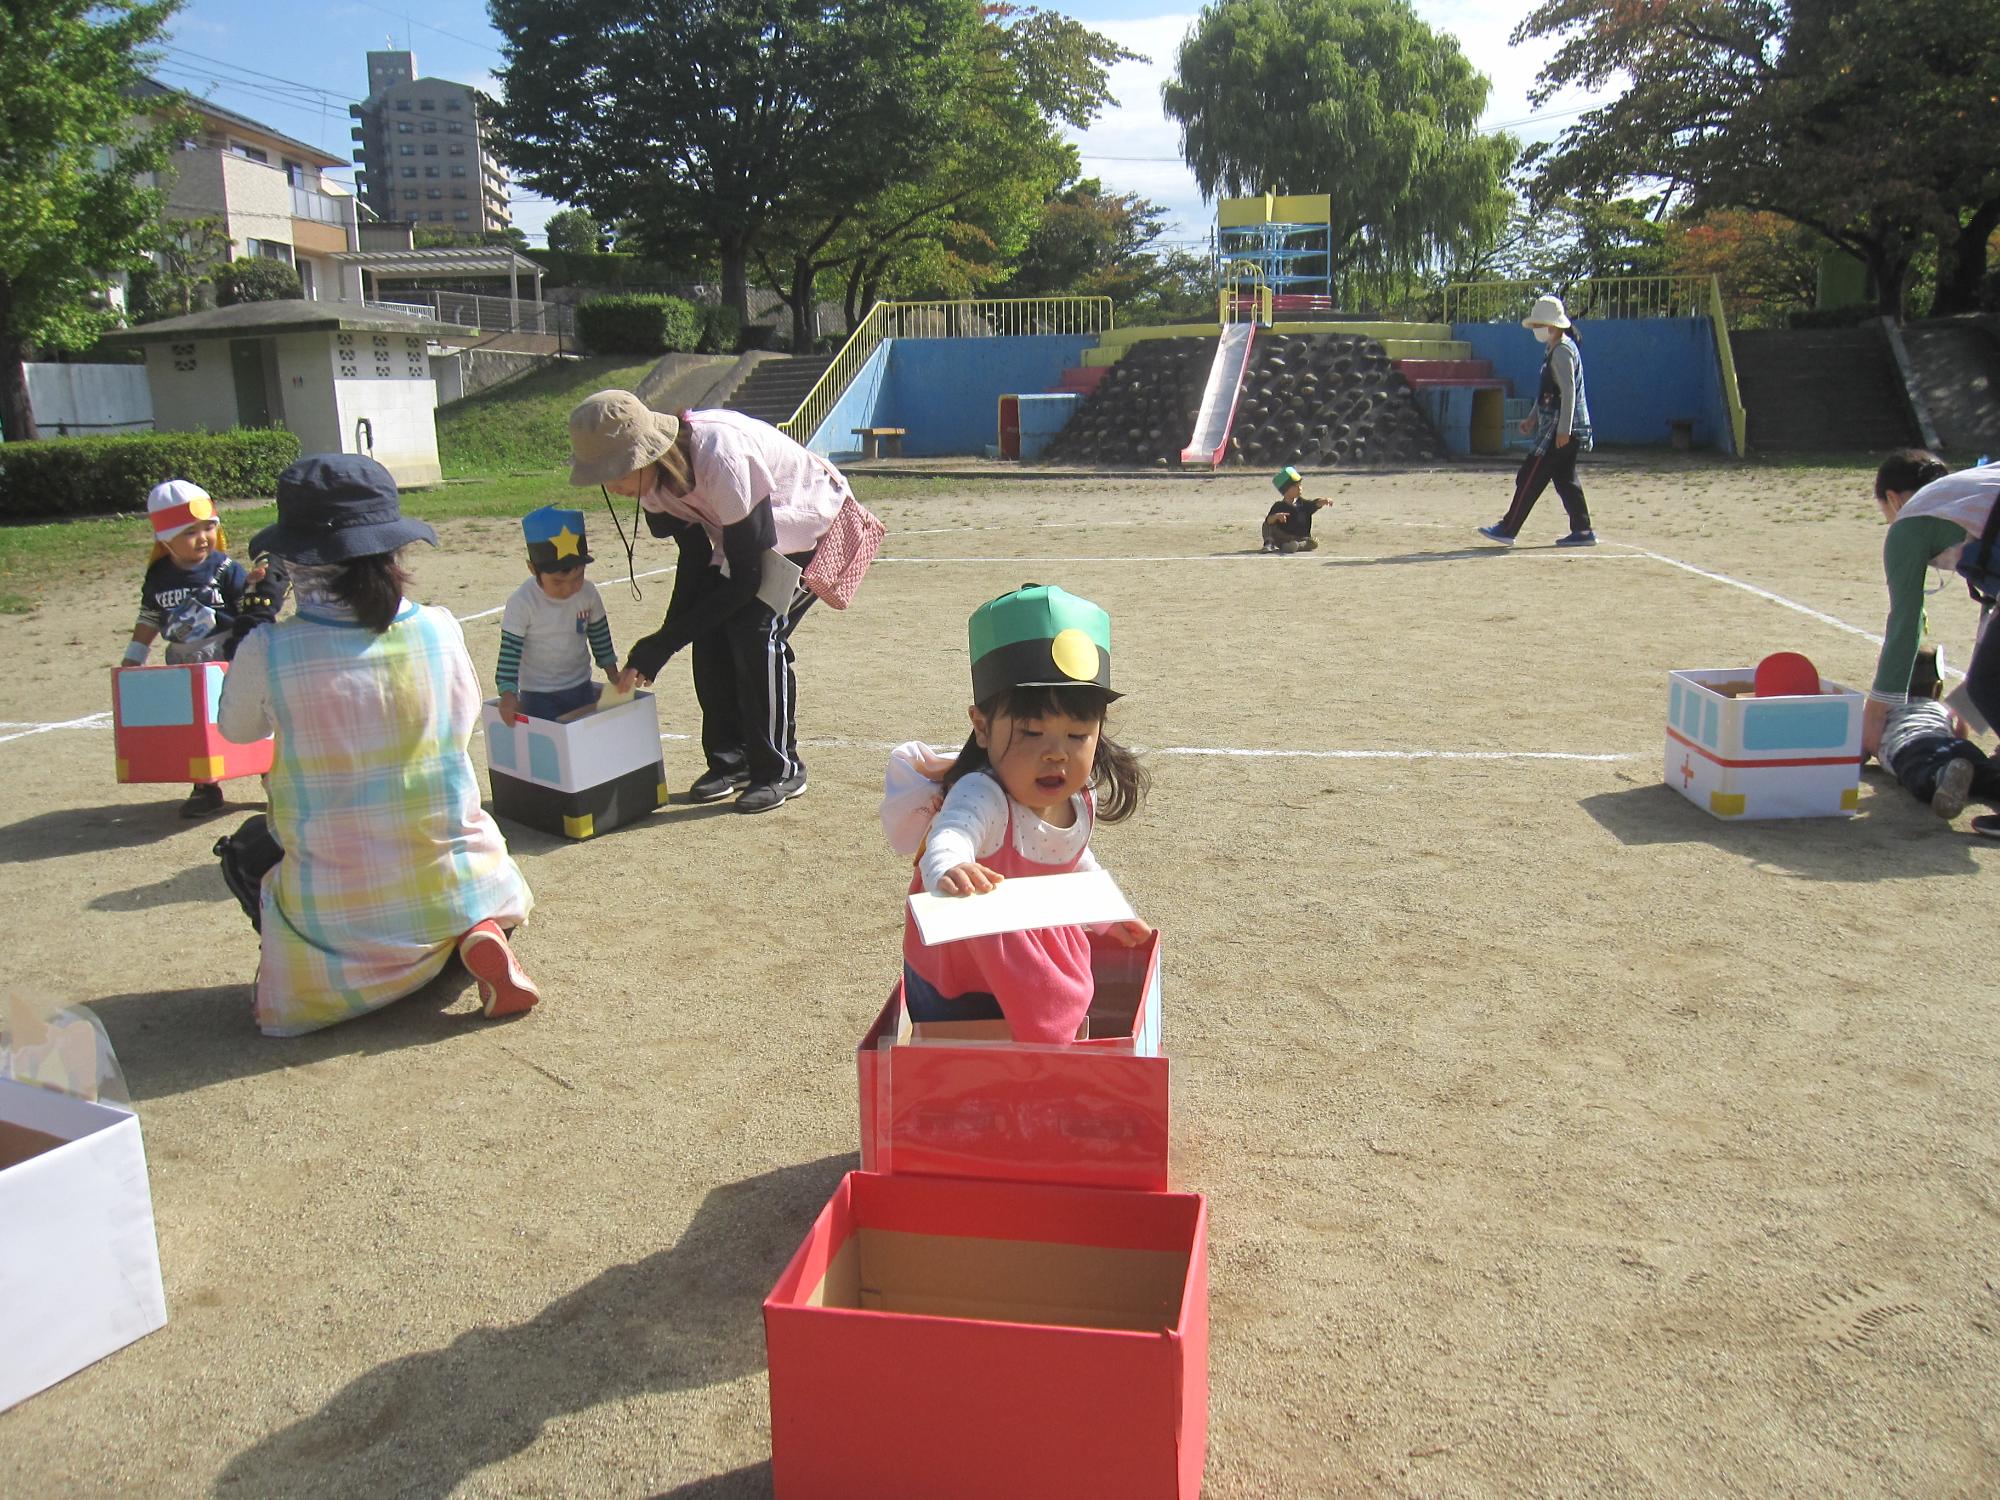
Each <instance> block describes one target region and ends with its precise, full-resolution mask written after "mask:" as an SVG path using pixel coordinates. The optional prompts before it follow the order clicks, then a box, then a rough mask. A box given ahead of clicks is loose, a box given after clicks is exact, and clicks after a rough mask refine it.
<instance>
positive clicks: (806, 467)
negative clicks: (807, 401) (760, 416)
mask: <svg viewBox="0 0 2000 1500" xmlns="http://www.w3.org/2000/svg"><path fill="white" fill-rule="evenodd" d="M682 420H683V421H685V422H686V423H687V426H688V446H689V448H690V449H691V451H692V453H693V457H694V488H693V489H692V490H690V491H688V493H687V494H685V495H672V494H669V493H668V492H667V490H666V489H665V488H664V487H660V486H656V487H655V488H653V489H650V490H648V491H646V493H645V494H644V495H642V496H641V497H640V499H639V503H640V504H641V505H643V506H644V507H645V508H646V509H647V510H651V511H665V512H666V513H667V514H668V515H671V516H676V517H678V518H679V519H681V520H683V521H694V522H697V523H698V524H699V525H700V526H701V527H702V529H703V530H705V531H706V532H707V533H708V539H709V541H710V542H712V543H713V544H714V546H715V557H714V559H713V562H714V564H715V565H716V566H720V565H721V564H722V562H723V556H722V528H723V527H725V526H730V525H733V524H735V523H736V522H738V521H741V520H742V519H744V517H746V516H748V515H749V514H750V512H751V511H753V510H755V509H756V508H757V505H758V502H760V501H763V500H769V501H770V502H771V521H772V524H773V525H774V526H776V528H777V532H778V551H780V552H788V553H789V552H809V551H811V550H812V548H813V547H814V545H816V544H817V543H818V541H819V539H820V537H821V536H822V535H824V534H825V532H826V528H827V527H828V526H829V525H831V524H832V522H833V517H834V514H835V513H836V512H837V511H838V510H839V509H840V504H841V502H842V501H843V500H845V499H846V498H847V494H848V490H847V481H846V480H845V479H843V478H842V477H841V474H840V470H838V469H836V468H835V467H834V466H833V465H832V464H830V463H828V462H827V461H826V460H825V459H823V458H821V457H820V456H819V455H818V454H817V453H814V452H813V451H812V450H811V449H809V448H805V447H802V446H800V445H799V444H798V443H795V442H793V441H792V439H790V438H788V437H786V436H785V434H784V433H782V432H780V431H778V429H777V428H775V427H773V426H772V425H771V424H770V423H769V422H760V421H758V420H757V419H756V418H755V417H746V416H744V415H743V413H741V412H737V411H722V410H716V411H691V412H689V413H688V414H687V415H686V416H685V417H684V418H683V419H682Z"/></svg>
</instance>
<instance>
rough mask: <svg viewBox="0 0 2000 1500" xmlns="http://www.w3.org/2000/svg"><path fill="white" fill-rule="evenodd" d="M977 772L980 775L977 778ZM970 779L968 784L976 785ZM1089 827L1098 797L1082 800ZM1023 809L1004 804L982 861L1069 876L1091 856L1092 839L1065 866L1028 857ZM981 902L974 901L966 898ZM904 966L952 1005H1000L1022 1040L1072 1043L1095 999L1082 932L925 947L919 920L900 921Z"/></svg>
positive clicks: (1013, 870)
mask: <svg viewBox="0 0 2000 1500" xmlns="http://www.w3.org/2000/svg"><path fill="white" fill-rule="evenodd" d="M975 774H980V773H975ZM971 779H972V778H971V777H970V776H968V777H967V778H966V780H968V781H969V780H971ZM960 784H961V785H963V783H960ZM1082 801H1083V804H1084V805H1083V809H1082V814H1081V816H1082V818H1083V820H1084V822H1085V825H1086V828H1088V827H1089V826H1091V825H1094V824H1095V823H1096V821H1097V802H1096V799H1095V797H1093V796H1092V795H1091V794H1090V793H1088V792H1086V793H1084V794H1083V798H1082ZM1018 816H1021V809H1020V808H1018V807H1017V806H1016V804H1015V802H1014V800H1013V798H1011V797H1009V798H1008V799H1007V832H1006V835H1005V836H1004V837H1003V838H1002V839H1001V840H1000V845H999V847H998V848H997V849H995V850H994V851H993V852H992V853H991V854H984V855H982V856H981V857H980V863H982V864H984V865H985V866H986V867H987V868H988V869H990V870H994V871H997V872H998V873H999V874H1001V875H1005V876H1019V875H1066V874H1068V873H1069V872H1070V871H1071V870H1074V869H1076V868H1077V867H1078V864H1079V862H1080V861H1081V860H1082V859H1083V858H1084V856H1085V855H1087V854H1088V853H1089V841H1088V838H1087V837H1086V839H1085V842H1084V846H1083V847H1082V848H1081V849H1080V850H1079V851H1078V853H1077V854H1076V855H1075V856H1073V857H1072V858H1070V859H1069V860H1067V861H1065V862H1064V863H1062V864H1042V863H1040V862H1038V861H1036V860H1032V859H1029V858H1028V857H1027V856H1026V855H1025V854H1022V853H1021V852H1020V850H1019V848H1018V847H1017V846H1016V845H1017V841H1016V839H1015V837H1014V819H1015V818H1016V817H1018ZM923 888H924V885H923V875H922V873H921V872H919V873H917V874H914V875H912V876H911V878H910V893H911V894H912V895H914V894H916V893H917V892H918V891H920V890H922V889H923ZM966 899H967V900H973V901H976V900H978V899H979V898H978V897H976V896H971V897H967V898H966ZM903 961H904V962H905V963H907V964H908V965H909V966H910V967H911V968H912V969H914V970H916V972H917V973H919V974H921V975H922V976H923V977H924V978H925V979H926V980H928V981H929V982H930V983H931V984H932V985H933V986H935V987H936V989H937V992H938V993H939V994H940V995H943V996H945V997H946V998H947V999H952V998H955V997H957V996H959V995H969V994H987V995H991V996H992V997H993V998H994V999H995V1000H997V1001H999V1002H1000V1012H1001V1014H1002V1015H1004V1016H1005V1017H1006V1018H1007V1029H1008V1030H1009V1031H1010V1032H1012V1033H1013V1036H1014V1040H1015V1041H1017V1042H1072V1041H1075V1040H1076V1029H1077V1027H1078V1026H1080V1025H1081V1024H1082V1023H1083V1018H1084V1015H1085V1013H1086V1012H1088V1011H1089V1009H1090V1002H1091V1000H1092V998H1093V997H1094V996H1095V995H1096V993H1097V981H1096V979H1095V977H1094V976H1093V975H1092V973H1091V969H1090V936H1089V934H1088V933H1086V932H1085V931H1084V930H1083V929H1082V928H1081V927H1042V928H1037V929H1035V930H1034V931H1032V932H1001V933H995V934H993V935H991V936H989V937H976V938H966V939H964V940H963V941H961V942H956V943H940V944H938V946H937V947H935V948H927V947H925V946H924V941H923V938H922V936H921V935H920V934H919V933H918V931H917V923H916V919H915V918H914V917H912V916H910V915H908V913H907V911H906V912H905V915H904V918H903Z"/></svg>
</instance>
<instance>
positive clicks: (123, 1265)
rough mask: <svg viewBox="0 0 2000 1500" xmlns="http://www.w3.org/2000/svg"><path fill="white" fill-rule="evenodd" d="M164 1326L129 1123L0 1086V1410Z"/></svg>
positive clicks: (41, 1093) (98, 1108)
mask: <svg viewBox="0 0 2000 1500" xmlns="http://www.w3.org/2000/svg"><path fill="white" fill-rule="evenodd" d="M166 1321H167V1296H166V1289H165V1287H164V1286H163V1285H162V1283H161V1281H160V1253H159V1248H158V1245H157V1243H156V1242H155V1240H154V1237H153V1195H152V1190H151V1189H150V1187H149V1186H148V1184H147V1181H146V1152H145V1148H144V1146H143V1144H142V1143H141V1142H140V1139H139V1121H138V1119H137V1117H136V1116H134V1115H131V1114H129V1113H127V1112H126V1111H125V1110H122V1109H115V1108H113V1107H111V1106H110V1105H105V1104H90V1103H86V1102H84V1101H83V1100H81V1099H72V1098H70V1097H69V1096H68V1095H67V1094H58V1093H54V1092H51V1091H50V1090H48V1089H42V1088H36V1087H34V1086H33V1085H30V1084H25V1083H16V1082H15V1081H14V1080H12V1079H9V1078H0V1410H5V1409H6V1408H7V1407H10V1406H12V1405H14V1404H15V1403H16V1402H18V1401H22V1400H25V1399H26V1398H27V1397H29V1396H32V1395H34V1394H35V1392H37V1391H39V1390H44V1389H46V1388H47V1387H49V1386H52V1385H54V1384H55V1383H56V1382H57V1381H59V1380H61V1379H63V1378H65V1377H66V1376H69V1375H74V1374H75V1373H76V1372H77V1371H78V1370H81V1369H82V1368H83V1367H84V1366H85V1365H88V1364H93V1363H95V1362H96V1361H97V1360H100V1359H102V1358H104V1356H105V1355H107V1354H109V1353H111V1352H112V1351H113V1350H115V1349H122V1348H124V1347H125V1345H127V1344H129V1343H131V1342H132V1341H133V1340H135V1339H139V1338H143V1337H144V1336H145V1335H146V1334H149V1333H151V1332H152V1331H153V1330H154V1329H156V1328H162V1327H165V1326H166Z"/></svg>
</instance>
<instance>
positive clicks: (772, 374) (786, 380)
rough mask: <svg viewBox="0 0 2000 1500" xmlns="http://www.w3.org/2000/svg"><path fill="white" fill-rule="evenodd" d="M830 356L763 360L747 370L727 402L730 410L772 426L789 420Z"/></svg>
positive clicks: (824, 369) (831, 362)
mask: <svg viewBox="0 0 2000 1500" xmlns="http://www.w3.org/2000/svg"><path fill="white" fill-rule="evenodd" d="M833 359H834V357H833V356H832V355H831V354H825V355H820V354H793V355H780V356H777V357H774V358H771V359H766V360H763V361H761V362H759V364H758V365H757V368H756V369H754V370H752V371H751V372H750V378H749V379H748V380H746V381H744V382H743V384H742V385H740V386H738V387H737V388H736V390H735V393H734V394H732V395H731V396H730V398H729V400H728V402H727V405H728V407H729V409H730V410H731V411H740V412H742V413H743V414H744V415H745V416H746V417H756V418H758V419H759V420H760V421H765V422H769V423H771V424H772V425H773V426H776V425H777V424H778V423H781V422H789V421H790V420H791V419H792V415H793V414H794V413H795V412H797V411H798V409H799V403H800V402H802V401H804V400H805V399H806V397H807V396H808V395H810V394H811V392H812V388H813V387H814V386H816V385H818V384H819V380H820V377H821V376H822V375H824V374H825V373H826V372H827V369H828V367H830V366H831V365H832V364H833Z"/></svg>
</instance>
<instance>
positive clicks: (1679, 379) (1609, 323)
mask: <svg viewBox="0 0 2000 1500" xmlns="http://www.w3.org/2000/svg"><path fill="white" fill-rule="evenodd" d="M1579 331H1580V332H1581V334H1582V340H1581V347H1582V349H1583V388H1584V393H1585V395H1586V396H1588V397H1589V400H1590V424H1591V430H1592V433H1593V434H1594V436H1595V439H1596V441H1597V442H1599V443H1624V444H1641V445H1653V446H1662V447H1663V446H1665V445H1666V444H1667V443H1668V442H1670V441H1671V439H1672V434H1671V433H1670V432H1669V430H1668V427H1667V423H1668V422H1669V421H1672V420H1675V419H1679V418H1693V420H1694V443H1695V446H1696V447H1697V448H1715V449H1719V450H1721V451H1722V452H1725V453H1726V452H1728V451H1729V445H1730V433H1729V419H1728V415H1727V413H1726V412H1725V411H1724V404H1723V397H1722V367H1721V365H1720V363H1719V362H1718V361H1717V359H1716V355H1715V335H1714V333H1713V332H1711V331H1710V328H1709V322H1708V319H1707V318H1607V319H1602V320H1599V321H1595V322H1588V323H1584V324H1582V325H1580V328H1579ZM1451 336H1452V337H1453V338H1455V339H1463V340H1465V342H1467V343H1468V344H1470V345H1472V356H1473V358H1475V359H1484V360H1489V361H1491V362H1492V365H1493V372H1494V373H1495V374H1496V375H1499V376H1501V377H1502V378H1504V379H1507V380H1511V381H1512V382H1513V383H1514V394H1515V395H1516V396H1526V397H1532V396H1533V395H1534V394H1535V390H1536V388H1537V386H1538V384H1539V383H1540V381H1541V378H1542V353H1543V351H1542V346H1541V345H1540V344H1538V343H1536V342H1535V337H1534V335H1533V334H1531V333H1529V332H1528V330H1527V329H1525V328H1522V327H1521V326H1519V325H1518V324H1511V323H1459V324H1455V325H1454V326H1453V328H1452V335H1451Z"/></svg>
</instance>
